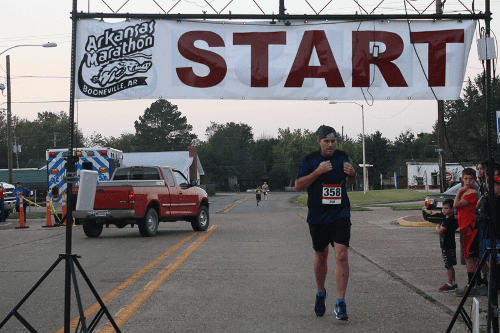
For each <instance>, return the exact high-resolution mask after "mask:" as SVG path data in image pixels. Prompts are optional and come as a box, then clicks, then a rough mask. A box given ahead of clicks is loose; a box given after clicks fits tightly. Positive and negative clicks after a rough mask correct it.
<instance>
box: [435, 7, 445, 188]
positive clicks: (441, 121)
mask: <svg viewBox="0 0 500 333" xmlns="http://www.w3.org/2000/svg"><path fill="white" fill-rule="evenodd" d="M443 5H444V4H443V3H442V2H441V0H436V13H437V14H443ZM437 104H438V149H444V101H442V100H439V101H437ZM439 183H440V189H441V193H443V192H444V191H446V159H445V154H444V151H440V152H439Z"/></svg>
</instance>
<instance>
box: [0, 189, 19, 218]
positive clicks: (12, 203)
mask: <svg viewBox="0 0 500 333" xmlns="http://www.w3.org/2000/svg"><path fill="white" fill-rule="evenodd" d="M2 185H3V187H4V189H5V198H4V205H5V206H4V209H5V218H6V219H7V218H9V215H10V214H11V213H12V212H13V211H14V208H16V196H15V195H14V194H13V193H12V191H14V189H15V188H16V187H15V186H14V185H12V184H8V183H2Z"/></svg>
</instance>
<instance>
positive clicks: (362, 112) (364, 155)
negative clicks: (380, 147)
mask: <svg viewBox="0 0 500 333" xmlns="http://www.w3.org/2000/svg"><path fill="white" fill-rule="evenodd" d="M355 104H358V103H355ZM358 105H359V104H358ZM361 119H362V122H363V193H364V194H366V188H367V186H366V185H367V184H366V151H365V147H366V146H365V110H364V108H363V105H362V104H361Z"/></svg>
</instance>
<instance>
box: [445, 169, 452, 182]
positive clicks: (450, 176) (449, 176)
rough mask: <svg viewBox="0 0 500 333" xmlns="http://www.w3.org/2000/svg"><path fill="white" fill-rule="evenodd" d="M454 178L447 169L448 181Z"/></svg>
mask: <svg viewBox="0 0 500 333" xmlns="http://www.w3.org/2000/svg"><path fill="white" fill-rule="evenodd" d="M452 179H453V176H452V175H451V173H449V172H448V171H446V182H447V183H449V182H451V180H452Z"/></svg>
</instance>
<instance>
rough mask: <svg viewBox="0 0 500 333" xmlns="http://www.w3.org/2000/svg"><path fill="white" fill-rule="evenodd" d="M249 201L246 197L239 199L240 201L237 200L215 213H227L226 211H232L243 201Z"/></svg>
mask: <svg viewBox="0 0 500 333" xmlns="http://www.w3.org/2000/svg"><path fill="white" fill-rule="evenodd" d="M248 199H250V197H246V198H243V199H240V200H237V201H235V202H233V203H231V204H229V205H227V206H226V207H224V208H222V209H221V210H219V211H218V212H217V213H227V212H228V211H230V210H231V209H233V208H234V207H235V206H236V205H238V204H240V203H242V202H243V201H246V200H248Z"/></svg>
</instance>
